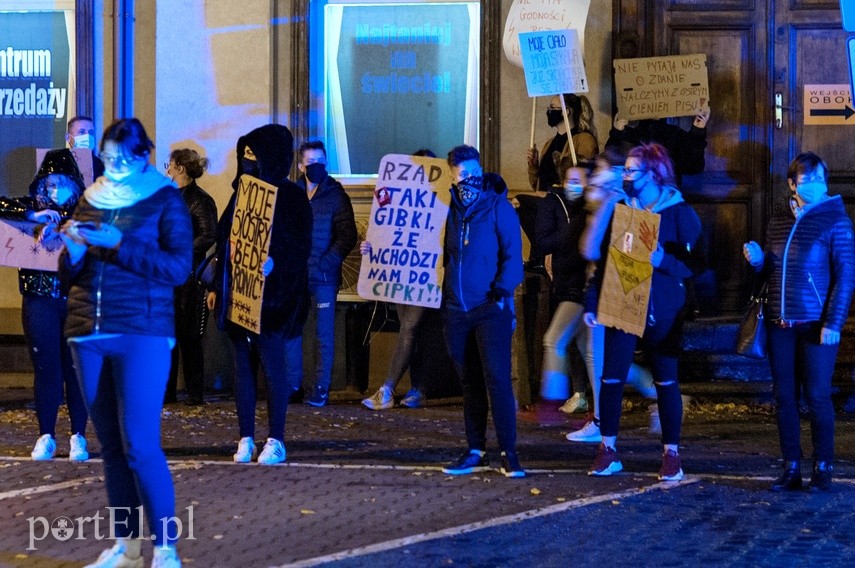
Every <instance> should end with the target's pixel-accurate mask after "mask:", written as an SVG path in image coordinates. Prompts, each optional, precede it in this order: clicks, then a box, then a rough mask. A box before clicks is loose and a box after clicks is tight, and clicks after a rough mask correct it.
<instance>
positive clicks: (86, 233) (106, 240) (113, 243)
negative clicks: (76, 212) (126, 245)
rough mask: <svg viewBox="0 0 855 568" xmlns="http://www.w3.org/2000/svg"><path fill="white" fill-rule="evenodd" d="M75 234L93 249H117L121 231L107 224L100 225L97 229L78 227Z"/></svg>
mask: <svg viewBox="0 0 855 568" xmlns="http://www.w3.org/2000/svg"><path fill="white" fill-rule="evenodd" d="M77 233H78V234H79V235H80V236H81V237H83V240H84V241H86V243H87V244H89V245H91V246H94V247H102V248H107V249H112V248H118V247H119V243H121V242H122V231H121V230H120V229H119V228H118V227H116V226H115V225H111V224H109V223H101V224H100V225H99V226H98V228H97V229H90V228H89V227H80V226H78V227H77Z"/></svg>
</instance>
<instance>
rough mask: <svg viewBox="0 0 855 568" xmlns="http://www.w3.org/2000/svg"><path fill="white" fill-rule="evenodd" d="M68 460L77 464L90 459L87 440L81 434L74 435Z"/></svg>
mask: <svg viewBox="0 0 855 568" xmlns="http://www.w3.org/2000/svg"><path fill="white" fill-rule="evenodd" d="M68 445H69V447H70V449H69V450H68V459H70V460H71V461H75V462H85V461H86V460H88V459H89V450H88V449H87V448H86V438H84V437H83V436H81V435H80V434H74V435H73V436H72V437H71V438H70V439H69V440H68Z"/></svg>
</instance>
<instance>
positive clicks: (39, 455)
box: [30, 434, 56, 461]
mask: <svg viewBox="0 0 855 568" xmlns="http://www.w3.org/2000/svg"><path fill="white" fill-rule="evenodd" d="M54 455H56V441H55V440H54V439H53V436H51V435H50V434H42V435H41V436H39V439H38V440H36V445H35V447H33V451H32V452H30V456H31V457H32V458H33V460H35V461H45V460H52V459H53V456H54Z"/></svg>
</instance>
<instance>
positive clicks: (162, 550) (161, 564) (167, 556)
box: [151, 546, 181, 568]
mask: <svg viewBox="0 0 855 568" xmlns="http://www.w3.org/2000/svg"><path fill="white" fill-rule="evenodd" d="M151 568H181V560H180V559H179V558H178V551H176V550H175V547H174V546H155V547H154V556H153V557H152V559H151Z"/></svg>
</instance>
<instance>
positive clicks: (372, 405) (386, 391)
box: [362, 385, 395, 410]
mask: <svg viewBox="0 0 855 568" xmlns="http://www.w3.org/2000/svg"><path fill="white" fill-rule="evenodd" d="M362 406H364V407H365V408H369V409H371V410H386V409H387V408H392V407H393V406H395V398H394V397H393V396H392V389H390V388H389V387H387V386H385V385H384V386H382V387H380V388H379V389H377V392H375V393H374V394H373V395H372V396H370V397H368V398H366V399H364V400H363V401H362Z"/></svg>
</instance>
